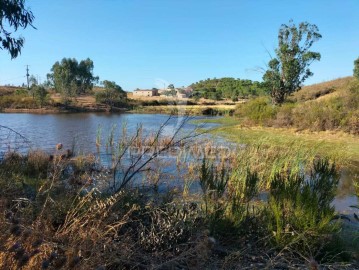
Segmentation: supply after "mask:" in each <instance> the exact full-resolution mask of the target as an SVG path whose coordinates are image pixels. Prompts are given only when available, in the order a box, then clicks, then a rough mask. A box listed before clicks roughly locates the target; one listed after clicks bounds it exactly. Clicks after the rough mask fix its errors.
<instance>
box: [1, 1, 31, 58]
mask: <svg viewBox="0 0 359 270" xmlns="http://www.w3.org/2000/svg"><path fill="white" fill-rule="evenodd" d="M33 20H34V15H33V14H32V12H31V11H30V10H29V9H27V8H25V0H17V1H13V0H1V1H0V49H2V50H3V49H5V50H7V51H8V52H9V53H10V55H11V58H12V59H13V58H16V57H17V56H18V55H19V54H20V53H21V48H22V47H23V45H24V41H25V40H24V38H23V37H21V36H20V37H17V38H16V37H13V36H12V34H13V33H14V32H16V31H17V30H18V29H19V28H23V29H25V28H26V27H27V26H28V25H30V26H31V27H33V28H35V27H34V26H33V24H32V23H33ZM7 27H9V28H10V29H6V28H7Z"/></svg>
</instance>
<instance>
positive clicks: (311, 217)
mask: <svg viewBox="0 0 359 270" xmlns="http://www.w3.org/2000/svg"><path fill="white" fill-rule="evenodd" d="M338 181H339V175H338V173H337V171H336V169H335V165H334V164H329V161H328V160H317V161H315V162H314V164H313V168H312V171H311V173H310V174H309V176H306V175H304V174H303V173H295V174H290V173H289V174H287V175H283V174H276V175H275V176H274V178H273V180H272V181H271V186H270V193H269V205H268V207H267V210H266V211H267V216H268V218H269V220H270V221H269V222H268V226H269V227H268V230H269V233H273V235H274V240H275V244H276V245H278V246H280V247H283V246H285V245H288V244H293V245H298V248H300V246H301V245H302V246H304V245H303V243H304V242H305V243H306V244H305V245H308V246H312V247H314V246H315V245H318V244H319V243H320V242H322V241H323V239H324V238H325V237H326V234H327V233H329V232H333V229H334V226H333V224H332V223H331V220H332V219H333V217H334V207H333V206H332V205H331V203H332V201H333V200H334V197H335V192H336V188H337V185H338ZM303 241H304V242H303Z"/></svg>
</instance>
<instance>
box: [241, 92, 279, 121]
mask: <svg viewBox="0 0 359 270" xmlns="http://www.w3.org/2000/svg"><path fill="white" fill-rule="evenodd" d="M277 110H278V108H277V107H275V106H273V105H272V104H271V102H270V100H269V99H268V98H267V97H259V98H256V99H252V100H250V101H248V102H247V103H243V104H239V105H238V106H237V108H236V111H235V114H236V115H237V116H239V117H244V118H245V119H246V120H247V121H249V122H250V123H253V124H260V125H263V124H270V122H271V120H273V119H274V118H275V116H276V113H277Z"/></svg>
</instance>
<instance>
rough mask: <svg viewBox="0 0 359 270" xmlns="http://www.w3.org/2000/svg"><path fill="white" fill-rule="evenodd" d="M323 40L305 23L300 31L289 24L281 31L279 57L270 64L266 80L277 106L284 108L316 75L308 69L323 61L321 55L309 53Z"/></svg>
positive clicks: (301, 24) (277, 53) (311, 25)
mask: <svg viewBox="0 0 359 270" xmlns="http://www.w3.org/2000/svg"><path fill="white" fill-rule="evenodd" d="M321 37H322V36H321V35H320V34H319V30H318V27H317V26H316V25H314V24H310V23H307V22H302V23H300V24H299V25H298V27H297V26H296V25H295V24H294V23H293V21H290V22H289V25H286V24H283V25H282V26H281V28H280V29H279V34H278V48H277V49H276V51H275V52H276V57H275V58H272V59H271V60H270V61H269V63H268V70H267V71H266V72H265V74H264V76H263V80H264V81H265V83H266V85H267V86H268V87H269V88H270V93H271V97H272V101H273V103H274V104H282V103H283V102H284V100H285V98H286V97H287V96H288V95H290V94H291V93H293V92H295V91H298V90H300V88H301V85H302V83H303V82H304V81H305V80H306V79H307V78H308V77H310V76H312V75H313V73H312V72H311V71H310V69H309V66H310V64H311V63H312V62H313V61H315V60H320V53H318V52H312V51H310V48H311V47H312V45H313V43H314V42H316V41H318V40H319V39H320V38H321Z"/></svg>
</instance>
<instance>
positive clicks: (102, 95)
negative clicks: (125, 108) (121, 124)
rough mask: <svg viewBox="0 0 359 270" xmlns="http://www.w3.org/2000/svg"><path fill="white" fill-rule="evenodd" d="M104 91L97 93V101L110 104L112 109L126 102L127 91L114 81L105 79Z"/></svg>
mask: <svg viewBox="0 0 359 270" xmlns="http://www.w3.org/2000/svg"><path fill="white" fill-rule="evenodd" d="M102 84H103V86H104V91H103V92H99V93H97V94H96V101H97V102H101V103H104V104H106V105H109V106H110V109H112V108H113V107H114V106H115V105H117V104H119V103H121V102H124V101H125V99H126V92H125V91H123V90H122V88H121V86H119V85H117V84H116V83H115V82H113V81H107V80H105V81H103V82H102Z"/></svg>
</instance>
